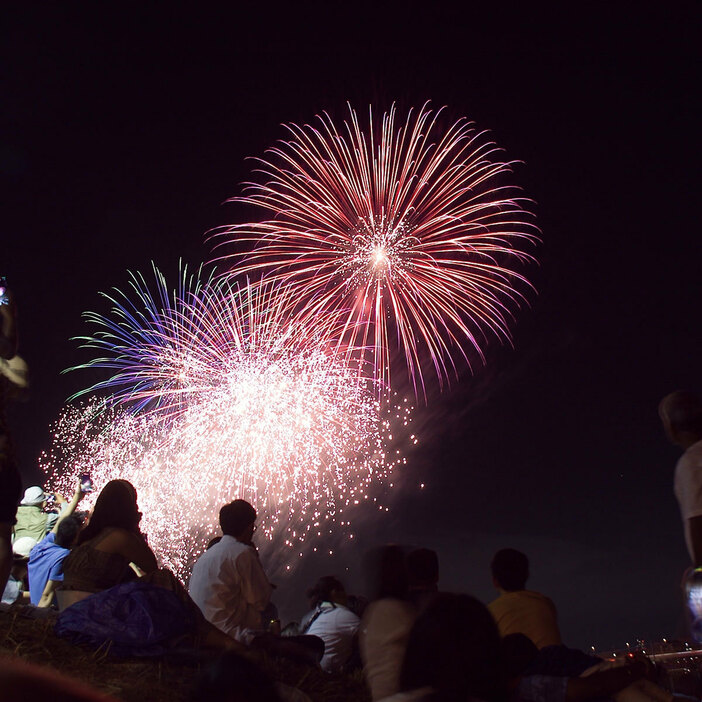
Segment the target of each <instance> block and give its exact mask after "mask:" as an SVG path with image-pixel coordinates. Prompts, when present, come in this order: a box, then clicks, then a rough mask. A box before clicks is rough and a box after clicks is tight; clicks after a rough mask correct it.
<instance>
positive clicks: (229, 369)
mask: <svg viewBox="0 0 702 702" xmlns="http://www.w3.org/2000/svg"><path fill="white" fill-rule="evenodd" d="M155 272H156V281H157V294H156V295H151V294H149V292H148V286H147V285H146V283H145V281H144V279H143V278H142V277H141V276H133V277H132V288H133V290H134V291H135V293H136V295H137V300H138V304H136V303H135V304H131V303H130V302H129V298H128V296H126V295H121V294H119V295H113V296H111V297H110V299H111V301H112V303H113V309H112V313H111V314H110V315H108V316H102V315H97V314H94V313H91V314H89V315H88V318H89V320H90V321H91V322H92V323H94V324H97V325H98V332H97V333H96V334H95V336H93V337H84V338H83V343H84V345H87V346H88V347H90V348H95V347H97V348H99V349H100V351H101V354H102V355H101V356H100V357H99V358H97V359H95V360H93V361H91V362H90V363H88V364H86V365H87V366H91V367H92V366H97V367H101V368H108V369H111V370H112V371H113V375H112V377H111V378H109V379H107V380H105V381H104V382H102V383H100V385H99V386H98V387H100V388H107V389H110V390H112V391H113V393H114V395H113V396H112V397H111V398H110V400H109V401H108V402H107V403H96V402H90V403H88V404H87V405H85V406H83V407H82V408H81V407H69V408H68V409H67V410H66V411H65V413H64V414H63V416H62V417H61V418H60V420H59V422H58V424H57V426H56V428H55V430H54V446H53V448H52V450H51V451H50V452H49V453H48V454H46V456H44V458H43V461H42V463H43V468H44V470H45V471H46V472H47V473H48V474H49V475H50V476H51V478H50V479H51V481H52V482H53V483H57V484H58V485H57V486H60V487H63V488H66V487H68V486H69V485H70V481H71V480H73V479H74V478H75V476H76V475H77V474H79V473H81V472H90V473H92V475H93V479H94V480H95V482H96V485H98V487H99V486H100V485H101V484H104V482H106V481H107V480H110V479H112V478H116V477H124V478H127V479H128V480H130V481H132V482H133V484H134V485H135V486H136V488H137V490H138V492H139V501H140V505H141V508H142V511H143V512H144V530H145V532H146V533H147V534H148V535H149V539H150V543H151V544H152V545H153V547H154V549H155V550H156V551H157V552H158V554H159V555H160V556H161V558H162V560H163V561H164V563H166V564H167V565H168V566H169V567H171V568H173V569H174V570H175V571H176V572H177V573H179V574H183V573H185V572H186V571H187V568H188V567H189V565H190V563H191V562H192V560H193V557H194V556H196V555H197V554H198V553H199V552H200V551H201V550H202V548H203V546H204V544H205V543H206V542H207V540H208V539H209V538H211V536H212V535H213V534H214V533H216V532H217V526H216V524H217V512H218V510H219V507H220V506H221V505H222V504H223V503H225V502H227V501H230V500H232V499H234V498H236V497H243V498H244V499H247V500H249V501H250V502H251V503H252V504H254V506H256V508H257V509H258V511H259V513H260V520H259V523H260V525H261V527H262V529H261V532H262V533H263V534H265V537H266V539H267V543H268V544H269V547H270V549H269V550H270V551H271V553H273V552H275V551H277V550H278V547H279V546H280V545H281V544H282V543H284V544H285V545H287V546H288V547H290V548H295V549H296V551H295V552H302V551H303V550H304V548H306V545H307V544H308V543H312V542H314V541H315V540H316V539H317V538H319V537H321V536H326V535H327V534H328V533H329V531H334V532H338V531H346V532H347V533H348V532H349V528H350V520H349V517H348V515H345V512H346V511H347V509H348V508H353V506H354V505H356V504H359V503H361V502H365V501H366V500H371V501H373V499H374V497H373V495H372V493H373V491H374V490H373V487H374V486H375V485H380V484H382V483H383V482H384V481H385V482H387V480H386V479H387V478H388V476H389V475H391V473H392V471H393V469H394V468H395V467H396V466H397V465H398V464H400V463H403V462H404V459H403V458H402V457H401V456H400V455H399V454H398V453H393V454H392V455H391V454H390V453H389V448H388V447H389V444H390V442H391V421H390V415H391V413H392V412H394V413H395V414H396V415H398V416H399V423H402V424H405V425H406V424H407V423H408V422H409V412H410V408H409V406H408V405H407V404H406V403H403V404H400V405H397V403H395V404H393V403H387V402H386V403H381V402H380V401H379V400H378V399H377V398H376V396H375V395H374V393H373V392H372V391H371V389H370V388H369V386H368V384H367V383H366V382H365V381H363V380H362V379H361V378H359V376H358V374H357V373H355V372H353V371H352V370H351V369H350V368H349V367H348V366H347V365H346V364H345V363H344V361H343V359H342V358H340V357H339V356H336V355H334V354H333V353H331V352H330V351H329V349H328V348H327V346H325V344H326V342H327V332H326V330H325V329H324V326H323V325H317V327H316V328H315V330H314V331H309V330H307V329H306V327H304V326H303V325H301V322H300V317H299V316H292V317H290V316H289V315H288V314H287V313H286V310H289V309H290V302H289V300H288V297H287V294H286V293H285V291H281V290H277V289H273V288H271V289H268V290H266V289H263V288H257V289H255V290H254V289H253V288H251V287H249V286H246V287H242V288H239V287H237V286H231V285H229V284H228V283H226V282H218V283H212V282H211V281H210V282H207V283H206V284H201V283H200V282H199V280H198V279H197V276H194V277H192V278H190V279H188V278H187V276H185V275H184V276H181V285H180V288H179V291H178V292H177V293H176V294H174V295H169V294H166V293H167V286H166V284H165V281H164V279H163V276H161V274H160V273H158V271H155ZM127 410H129V411H127ZM133 410H136V412H133ZM394 423H395V424H397V423H398V421H395V422H394ZM303 545H304V546H303Z"/></svg>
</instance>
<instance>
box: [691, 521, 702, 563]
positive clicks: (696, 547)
mask: <svg viewBox="0 0 702 702" xmlns="http://www.w3.org/2000/svg"><path fill="white" fill-rule="evenodd" d="M687 522H688V525H689V527H690V543H691V545H692V565H693V566H695V568H699V567H700V566H702V516H700V517H691V518H690V519H688V520H687Z"/></svg>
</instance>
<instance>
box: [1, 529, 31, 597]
mask: <svg viewBox="0 0 702 702" xmlns="http://www.w3.org/2000/svg"><path fill="white" fill-rule="evenodd" d="M31 543H32V542H31V540H30V541H29V543H28V544H26V545H27V549H24V548H22V545H21V544H20V548H19V551H20V553H13V554H12V568H11V569H10V575H9V577H8V578H7V582H6V583H5V588H4V590H3V592H2V603H3V604H14V603H15V602H17V603H18V604H28V603H29V591H28V590H27V562H28V561H29V555H28V549H29V548H31Z"/></svg>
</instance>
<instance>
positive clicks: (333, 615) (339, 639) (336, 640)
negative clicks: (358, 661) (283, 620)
mask: <svg viewBox="0 0 702 702" xmlns="http://www.w3.org/2000/svg"><path fill="white" fill-rule="evenodd" d="M319 609H320V610H321V613H320V614H319V616H318V617H317V618H316V619H315V620H314V621H313V622H312V624H310V626H309V628H308V629H307V630H306V631H305V632H304V633H305V634H310V635H314V636H319V638H320V639H322V641H324V656H323V657H322V660H321V661H320V665H321V666H322V670H324V671H326V672H327V673H335V672H337V671H339V670H341V668H342V667H343V665H344V663H346V662H347V661H348V660H349V658H350V657H351V653H352V650H353V637H354V636H355V635H356V632H357V631H358V627H359V624H360V623H361V620H360V619H359V618H358V617H357V616H356V615H355V614H354V613H353V612H352V611H351V610H350V609H348V608H347V607H344V606H343V605H340V604H337V605H333V604H332V603H331V602H322V604H321V605H320V606H319ZM315 613H316V612H313V613H312V617H314V614H315ZM307 619H309V617H305V620H307ZM303 621H304V620H303Z"/></svg>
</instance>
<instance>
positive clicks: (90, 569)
mask: <svg viewBox="0 0 702 702" xmlns="http://www.w3.org/2000/svg"><path fill="white" fill-rule="evenodd" d="M140 521H141V512H140V511H139V508H138V505H137V492H136V489H135V488H134V486H133V485H132V484H131V483H130V482H128V481H127V480H111V481H110V482H109V483H107V485H105V487H104V488H103V489H102V491H101V492H100V495H99V496H98V498H97V501H96V502H95V507H94V508H93V512H92V514H91V516H90V520H89V521H88V524H87V525H86V526H85V527H84V529H83V530H82V531H81V533H80V534H79V536H78V540H77V543H76V547H75V548H74V549H73V551H71V553H70V554H69V555H68V556H67V557H66V560H65V561H64V567H63V568H64V580H63V590H64V591H66V590H68V591H74V592H75V591H79V592H80V593H81V594H82V596H83V597H84V599H80V600H79V601H76V602H75V603H74V604H73V605H71V606H70V607H68V608H67V609H66V610H64V611H63V612H62V613H61V615H60V616H59V621H58V624H57V633H59V634H63V635H65V636H67V637H69V638H71V639H73V640H74V641H77V642H78V641H84V642H87V643H95V644H97V645H100V644H101V643H103V642H104V641H105V640H109V641H111V642H112V649H111V650H113V651H116V652H118V653H120V652H121V653H124V654H125V655H128V654H130V653H133V652H138V653H139V654H140V655H148V654H149V653H153V654H154V655H157V654H160V653H163V652H164V651H165V650H168V649H170V648H173V647H174V646H180V647H182V646H186V647H193V646H201V645H204V646H211V647H216V648H235V649H238V650H240V651H242V652H243V651H245V650H246V647H245V646H243V645H242V644H239V643H238V642H236V641H234V639H232V638H230V637H229V636H227V635H226V634H224V633H223V632H221V631H220V630H219V629H217V628H216V627H215V626H213V625H212V624H210V623H209V622H208V621H207V620H206V619H205V618H204V616H203V615H202V612H201V611H200V610H199V609H198V607H197V605H196V604H195V603H194V602H193V601H192V599H191V598H190V597H189V595H188V593H187V592H186V590H185V588H184V587H183V585H182V584H181V583H180V581H179V580H178V579H177V578H176V577H175V576H174V575H173V573H171V571H169V570H166V569H159V568H158V564H157V562H156V556H155V555H154V553H153V551H152V550H151V549H150V548H149V545H148V544H147V542H146V538H145V536H144V535H143V534H142V533H141V531H140V530H139V522H140ZM90 593H94V594H92V595H91V596H89V595H90ZM76 599H77V598H76Z"/></svg>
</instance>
